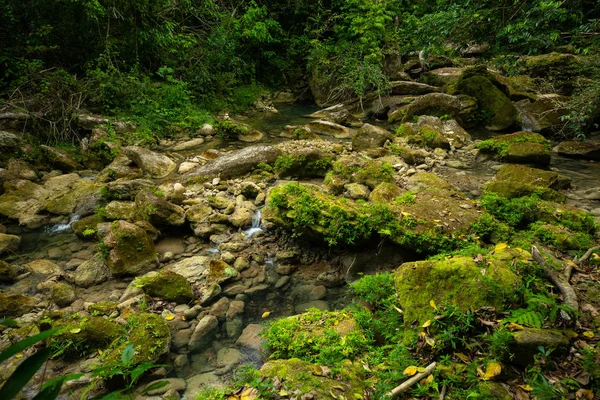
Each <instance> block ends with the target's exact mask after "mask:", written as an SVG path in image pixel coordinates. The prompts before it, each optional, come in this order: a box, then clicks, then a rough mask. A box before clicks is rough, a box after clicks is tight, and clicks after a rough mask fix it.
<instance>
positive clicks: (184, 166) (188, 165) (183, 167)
mask: <svg viewBox="0 0 600 400" xmlns="http://www.w3.org/2000/svg"><path fill="white" fill-rule="evenodd" d="M199 165H200V164H199V163H196V162H187V161H185V162H182V163H181V164H180V165H179V169H178V170H177V172H178V173H180V174H186V173H188V172H190V171H191V170H193V169H194V168H196V167H197V166H199Z"/></svg>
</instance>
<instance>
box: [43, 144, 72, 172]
mask: <svg viewBox="0 0 600 400" xmlns="http://www.w3.org/2000/svg"><path fill="white" fill-rule="evenodd" d="M40 150H42V153H44V155H45V156H46V158H47V159H48V161H49V162H50V164H52V166H53V167H55V168H58V169H60V170H61V171H63V172H73V171H76V170H77V169H79V168H80V167H81V165H79V163H78V162H77V161H76V160H75V159H74V158H73V157H72V156H71V155H70V154H69V153H67V152H66V151H64V150H60V149H57V148H56V147H51V146H46V145H41V146H40Z"/></svg>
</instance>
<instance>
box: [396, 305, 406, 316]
mask: <svg viewBox="0 0 600 400" xmlns="http://www.w3.org/2000/svg"><path fill="white" fill-rule="evenodd" d="M394 308H395V309H396V311H398V312H399V313H400V314H404V311H402V310H401V309H399V308H398V307H396V306H394Z"/></svg>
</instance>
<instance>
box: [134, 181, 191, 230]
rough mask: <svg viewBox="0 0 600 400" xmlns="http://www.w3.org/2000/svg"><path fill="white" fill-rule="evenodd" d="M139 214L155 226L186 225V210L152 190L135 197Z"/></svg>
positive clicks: (141, 192)
mask: <svg viewBox="0 0 600 400" xmlns="http://www.w3.org/2000/svg"><path fill="white" fill-rule="evenodd" d="M135 205H136V206H137V210H138V213H139V214H140V215H142V216H144V217H145V218H147V219H148V221H149V222H150V223H151V224H153V225H155V226H159V227H160V226H161V225H163V226H164V225H168V226H181V225H183V224H184V223H185V210H184V209H183V208H181V207H180V206H178V205H176V204H172V203H169V202H168V201H167V199H166V198H165V197H164V196H160V195H158V194H156V193H154V192H153V191H151V190H148V189H144V190H141V191H140V192H139V193H138V194H137V195H136V196H135Z"/></svg>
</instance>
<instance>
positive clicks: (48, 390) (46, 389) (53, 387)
mask: <svg viewBox="0 0 600 400" xmlns="http://www.w3.org/2000/svg"><path fill="white" fill-rule="evenodd" d="M82 376H83V374H69V375H65V376H61V377H58V378H55V379H52V380H50V381H48V382H46V383H44V385H43V386H42V390H41V391H40V392H39V393H38V394H37V395H36V396H35V397H34V398H33V400H54V399H56V398H57V397H58V395H59V394H60V389H61V388H62V385H63V384H64V383H65V382H67V381H71V380H73V379H78V378H80V377H82Z"/></svg>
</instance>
